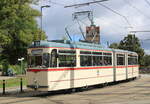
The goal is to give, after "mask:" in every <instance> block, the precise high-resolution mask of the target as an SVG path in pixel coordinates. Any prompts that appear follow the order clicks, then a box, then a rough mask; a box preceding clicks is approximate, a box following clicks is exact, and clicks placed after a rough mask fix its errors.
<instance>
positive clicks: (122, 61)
mask: <svg viewBox="0 0 150 104" xmlns="http://www.w3.org/2000/svg"><path fill="white" fill-rule="evenodd" d="M117 65H125V55H124V54H117Z"/></svg>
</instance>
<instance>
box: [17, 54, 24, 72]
mask: <svg viewBox="0 0 150 104" xmlns="http://www.w3.org/2000/svg"><path fill="white" fill-rule="evenodd" d="M23 60H24V58H23V57H22V58H20V59H18V61H20V69H21V74H23V67H22V63H23Z"/></svg>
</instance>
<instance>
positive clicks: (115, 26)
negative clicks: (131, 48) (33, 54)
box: [33, 0, 150, 53]
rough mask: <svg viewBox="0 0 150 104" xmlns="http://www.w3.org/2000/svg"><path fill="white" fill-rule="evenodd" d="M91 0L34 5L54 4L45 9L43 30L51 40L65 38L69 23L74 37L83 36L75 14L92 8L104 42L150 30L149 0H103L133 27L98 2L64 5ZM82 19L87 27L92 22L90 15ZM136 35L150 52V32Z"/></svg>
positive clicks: (54, 0) (45, 0) (59, 0)
mask: <svg viewBox="0 0 150 104" xmlns="http://www.w3.org/2000/svg"><path fill="white" fill-rule="evenodd" d="M90 1H92V0H43V1H41V2H39V5H37V6H33V7H34V8H37V9H38V10H40V6H41V5H51V7H50V8H44V9H43V30H44V31H45V32H46V34H47V36H48V39H49V40H52V39H62V38H63V37H64V36H65V27H68V31H69V32H70V34H71V36H72V37H73V39H74V40H77V39H76V38H79V37H82V36H81V35H80V31H79V26H78V25H77V22H76V21H73V19H72V14H73V13H74V12H79V11H85V10H90V11H93V13H94V22H95V25H97V26H100V36H101V43H102V44H103V45H104V46H106V43H107V41H109V43H113V42H119V41H120V40H122V39H123V38H124V37H125V36H126V35H127V34H128V33H129V31H131V30H150V28H149V27H150V12H149V11H150V4H148V2H147V1H149V2H150V0H109V1H106V2H103V3H102V4H104V5H106V6H107V7H109V8H111V9H113V10H115V11H117V12H118V13H120V14H121V15H122V16H125V17H126V18H127V19H128V21H129V23H130V24H131V25H132V27H133V28H128V27H130V26H129V24H128V23H127V21H126V20H125V19H124V18H123V17H122V16H119V15H117V14H115V13H113V12H112V11H110V10H108V9H106V8H104V7H102V6H100V5H98V4H92V5H89V6H84V7H80V8H64V5H70V4H76V3H84V2H90ZM83 17H84V16H83ZM81 18H82V17H81ZM37 20H38V22H39V21H40V20H39V19H37ZM82 22H84V23H81V26H82V29H83V30H84V31H85V27H86V25H90V22H89V21H88V19H87V18H85V19H84V20H82ZM85 24H86V25H85ZM135 35H136V36H137V37H138V38H139V39H140V40H141V44H142V47H143V48H144V49H145V52H146V53H150V46H149V44H150V40H145V39H149V38H150V33H136V34H135Z"/></svg>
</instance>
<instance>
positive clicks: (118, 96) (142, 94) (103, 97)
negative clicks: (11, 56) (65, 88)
mask: <svg viewBox="0 0 150 104" xmlns="http://www.w3.org/2000/svg"><path fill="white" fill-rule="evenodd" d="M0 96H1V97H0V104H150V75H142V77H141V78H140V79H137V80H134V81H130V82H126V83H120V84H117V85H113V86H107V87H104V88H95V89H92V90H88V91H83V92H76V93H71V94H69V93H67V94H46V95H42V96H35V97H33V96H32V97H31V96H29V92H25V93H23V94H19V93H18V94H16V93H15V94H11V95H5V96H2V95H0Z"/></svg>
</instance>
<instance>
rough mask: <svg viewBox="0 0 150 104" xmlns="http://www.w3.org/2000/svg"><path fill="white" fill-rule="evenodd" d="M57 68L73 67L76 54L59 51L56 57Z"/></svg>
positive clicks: (70, 51)
mask: <svg viewBox="0 0 150 104" xmlns="http://www.w3.org/2000/svg"><path fill="white" fill-rule="evenodd" d="M58 60H59V61H58V62H59V67H75V66H76V52H75V51H72V50H69V51H68V50H63V51H62V50H61V51H59V56H58Z"/></svg>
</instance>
